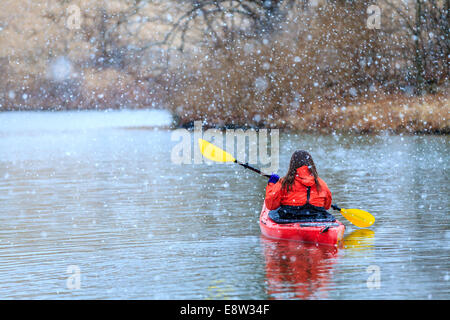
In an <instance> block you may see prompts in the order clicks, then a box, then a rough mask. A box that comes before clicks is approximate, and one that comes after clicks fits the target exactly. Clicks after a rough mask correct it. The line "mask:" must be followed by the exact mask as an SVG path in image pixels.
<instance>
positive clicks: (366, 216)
mask: <svg viewBox="0 0 450 320" xmlns="http://www.w3.org/2000/svg"><path fill="white" fill-rule="evenodd" d="M198 143H199V145H200V152H201V153H202V155H203V156H204V157H205V158H207V159H209V160H212V161H216V162H234V163H237V164H239V165H241V166H243V167H244V168H246V169H250V170H252V171H254V172H256V173H258V174H260V175H262V176H265V177H267V178H270V175H268V174H264V173H262V172H261V170H258V169H256V168H253V167H251V166H249V165H248V164H247V163H242V162H240V161H238V160H236V159H235V158H234V157H233V156H232V155H231V154H229V153H228V152H226V151H224V150H222V149H220V148H219V147H216V146H215V145H213V144H212V143H210V142H208V141H206V140H203V139H198ZM331 207H332V208H333V209H334V210H338V211H339V212H340V213H341V214H342V215H343V216H344V218H346V219H347V220H348V221H350V222H351V223H353V224H354V225H355V226H357V227H360V228H367V227H370V226H371V225H372V224H373V223H374V222H375V218H374V217H373V216H372V215H371V214H370V213H369V212H367V211H364V210H360V209H343V208H342V209H341V208H339V207H338V206H337V205H334V204H333V205H331Z"/></svg>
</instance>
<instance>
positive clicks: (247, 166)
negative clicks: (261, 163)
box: [234, 160, 270, 178]
mask: <svg viewBox="0 0 450 320" xmlns="http://www.w3.org/2000/svg"><path fill="white" fill-rule="evenodd" d="M234 162H235V163H237V164H238V165H240V166H243V167H244V168H245V169H249V170H252V171H253V172H256V173H258V174H260V175H262V176H264V177H267V178H270V175H268V174H265V173H262V172H261V170H259V169H256V168H253V167H251V166H249V165H248V164H247V163H242V162H240V161H238V160H234Z"/></svg>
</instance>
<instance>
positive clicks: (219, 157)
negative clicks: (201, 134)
mask: <svg viewBox="0 0 450 320" xmlns="http://www.w3.org/2000/svg"><path fill="white" fill-rule="evenodd" d="M198 143H199V145H200V152H201V153H202V155H203V156H204V157H205V158H206V159H209V160H212V161H216V162H234V163H237V164H239V165H241V166H243V167H244V168H246V169H250V170H252V171H254V172H256V173H258V174H260V175H262V176H264V177H267V178H270V175H268V174H264V173H262V172H261V170H258V169H256V168H253V167H250V166H249V165H248V164H247V163H242V162H240V161H238V160H236V159H235V158H234V157H233V156H232V155H231V154H229V153H228V152H226V151H224V150H222V149H220V148H219V147H216V146H215V145H213V144H212V143H210V142H208V141H206V140H203V139H198Z"/></svg>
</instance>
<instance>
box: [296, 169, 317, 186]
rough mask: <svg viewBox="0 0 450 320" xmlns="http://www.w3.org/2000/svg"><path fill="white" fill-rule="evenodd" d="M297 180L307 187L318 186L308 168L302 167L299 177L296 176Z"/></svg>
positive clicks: (298, 171)
mask: <svg viewBox="0 0 450 320" xmlns="http://www.w3.org/2000/svg"><path fill="white" fill-rule="evenodd" d="M295 180H297V181H299V182H300V183H301V184H303V185H304V186H306V187H311V186H313V185H315V184H316V181H315V180H314V176H313V175H312V174H311V172H310V171H309V168H308V167H307V166H302V167H300V168H298V169H297V175H296V176H295Z"/></svg>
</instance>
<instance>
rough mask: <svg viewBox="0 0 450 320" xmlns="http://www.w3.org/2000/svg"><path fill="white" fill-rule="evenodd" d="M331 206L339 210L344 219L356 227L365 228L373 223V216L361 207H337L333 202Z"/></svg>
mask: <svg viewBox="0 0 450 320" xmlns="http://www.w3.org/2000/svg"><path fill="white" fill-rule="evenodd" d="M331 207H332V208H333V209H334V210H337V211H339V212H340V213H341V214H342V215H343V216H344V218H345V219H347V220H348V221H350V222H351V223H353V224H354V225H355V226H357V227H360V228H367V227H370V226H371V225H373V223H374V222H375V217H374V216H373V215H371V214H370V213H368V212H367V211H364V210H361V209H344V208H339V207H338V206H337V205H335V204H332V205H331Z"/></svg>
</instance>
